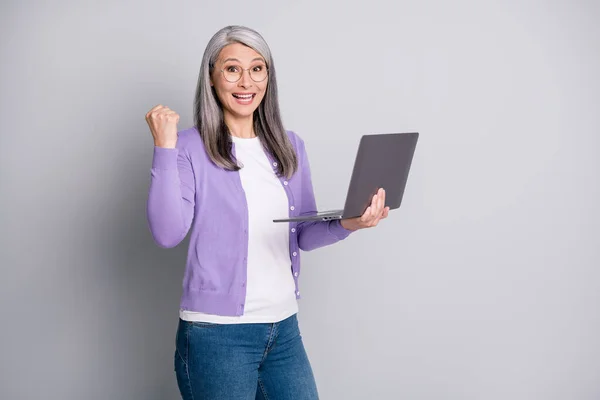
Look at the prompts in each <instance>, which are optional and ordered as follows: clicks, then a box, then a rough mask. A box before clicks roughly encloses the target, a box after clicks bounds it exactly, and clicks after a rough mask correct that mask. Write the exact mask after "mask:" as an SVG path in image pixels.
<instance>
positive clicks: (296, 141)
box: [286, 130, 306, 156]
mask: <svg viewBox="0 0 600 400" xmlns="http://www.w3.org/2000/svg"><path fill="white" fill-rule="evenodd" d="M286 133H287V135H288V138H289V139H290V142H291V143H292V146H294V149H295V150H296V153H297V154H298V155H299V156H302V155H303V153H304V152H305V151H306V150H305V145H304V140H303V139H302V137H301V136H300V135H299V134H298V133H296V132H295V131H292V130H286Z"/></svg>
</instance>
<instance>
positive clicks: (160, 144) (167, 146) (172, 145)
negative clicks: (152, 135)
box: [154, 140, 177, 149]
mask: <svg viewBox="0 0 600 400" xmlns="http://www.w3.org/2000/svg"><path fill="white" fill-rule="evenodd" d="M154 145H155V146H156V147H163V148H165V149H174V148H175V147H176V146H177V142H176V141H175V142H172V141H164V140H163V141H159V140H156V141H154Z"/></svg>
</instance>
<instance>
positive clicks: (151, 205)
mask: <svg viewBox="0 0 600 400" xmlns="http://www.w3.org/2000/svg"><path fill="white" fill-rule="evenodd" d="M179 143H180V141H178V143H177V146H176V147H175V148H166V147H159V146H154V154H153V159H152V169H151V170H150V173H151V180H150V188H149V191H148V202H147V209H146V213H147V218H148V224H149V227H150V232H151V233H152V237H153V238H154V241H155V242H156V243H157V244H158V245H159V246H160V247H165V248H170V247H175V246H177V245H178V244H179V243H180V242H181V241H182V240H183V239H184V238H185V236H186V235H187V233H188V231H189V229H190V226H191V224H192V219H193V217H194V195H195V187H196V185H195V180H194V173H193V170H192V165H191V162H190V159H189V158H188V155H187V153H186V152H185V150H184V149H183V148H180V147H179V146H180V144H179Z"/></svg>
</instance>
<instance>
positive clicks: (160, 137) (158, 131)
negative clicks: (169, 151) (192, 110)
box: [146, 104, 179, 148]
mask: <svg viewBox="0 0 600 400" xmlns="http://www.w3.org/2000/svg"><path fill="white" fill-rule="evenodd" d="M146 122H147V123H148V126H149V127H150V132H152V137H154V145H155V146H158V147H166V148H175V145H176V144H177V123H178V122H179V114H177V113H176V112H175V111H173V110H171V109H170V108H169V107H167V106H163V105H162V104H159V105H157V106H155V107H153V108H152V109H151V110H150V111H148V113H147V114H146Z"/></svg>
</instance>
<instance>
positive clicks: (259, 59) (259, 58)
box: [222, 57, 266, 64]
mask: <svg viewBox="0 0 600 400" xmlns="http://www.w3.org/2000/svg"><path fill="white" fill-rule="evenodd" d="M227 61H237V62H239V63H241V61H240V60H238V59H237V58H233V57H229V58H226V59H224V60H223V61H222V62H223V64H225V63H226V62H227ZM254 61H262V62H266V61H265V60H264V59H263V58H262V57H256V58H254V59H252V60H251V61H250V62H254Z"/></svg>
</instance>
